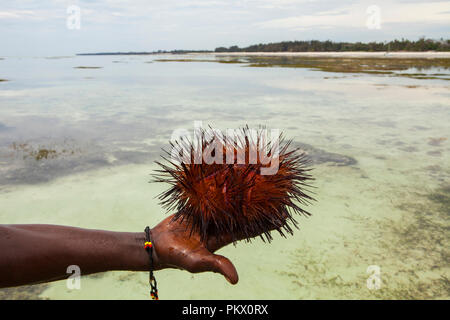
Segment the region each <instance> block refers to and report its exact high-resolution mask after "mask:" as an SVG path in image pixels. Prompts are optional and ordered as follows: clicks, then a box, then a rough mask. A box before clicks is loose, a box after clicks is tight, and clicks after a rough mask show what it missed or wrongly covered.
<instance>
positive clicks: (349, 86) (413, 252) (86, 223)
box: [0, 55, 450, 299]
mask: <svg viewBox="0 0 450 320" xmlns="http://www.w3.org/2000/svg"><path fill="white" fill-rule="evenodd" d="M164 59H166V60H173V61H163V60H164ZM186 59H187V60H186ZM189 59H192V56H173V55H170V56H169V55H161V56H70V57H22V58H19V57H3V59H2V60H0V79H6V80H8V81H1V82H0V223H2V224H14V223H50V224H63V225H72V226H78V227H84V228H94V229H108V230H117V231H141V230H143V229H144V227H145V226H146V225H150V226H153V225H155V224H156V223H158V221H160V220H161V219H163V218H164V217H165V216H166V213H165V211H164V210H163V209H162V208H161V207H160V206H159V204H158V201H157V199H156V198H155V196H156V195H157V194H158V193H159V192H161V191H163V190H165V189H166V188H167V186H165V185H163V184H150V183H148V181H149V180H150V174H151V173H152V172H153V170H154V169H155V168H156V166H155V165H154V161H155V160H156V159H158V158H159V156H160V155H161V147H165V146H167V143H168V141H169V139H170V136H171V134H172V132H173V130H175V129H180V128H184V129H187V130H190V131H192V130H193V129H194V121H202V123H203V126H204V127H206V126H208V125H211V126H212V127H215V128H220V129H226V128H233V129H236V128H239V127H241V126H244V125H247V124H248V125H249V126H250V127H257V126H259V125H265V126H267V127H268V128H276V129H280V130H282V131H283V132H284V133H285V135H286V136H287V137H288V138H292V139H293V140H294V141H295V143H298V144H301V145H305V146H308V148H309V152H310V154H311V157H312V158H313V159H314V170H313V175H314V178H315V182H314V186H315V190H314V192H315V198H316V200H317V201H316V202H315V203H314V204H313V205H312V206H309V207H308V210H309V211H310V212H311V213H312V216H311V217H309V218H305V217H298V219H297V221H298V222H299V224H300V230H296V231H295V233H294V235H293V236H289V237H287V238H282V237H280V236H278V235H275V237H274V240H273V242H272V243H270V244H267V243H263V242H262V241H261V240H259V239H256V240H254V241H253V242H252V243H238V244H237V245H236V246H233V245H230V246H228V247H225V248H223V249H221V250H220V251H219V252H218V253H220V254H222V255H225V256H227V257H228V258H229V259H231V261H233V263H234V264H235V266H236V268H237V270H238V273H239V276H240V281H239V283H238V284H237V285H235V286H232V285H230V284H228V282H226V281H225V280H224V278H223V277H222V276H220V275H218V274H212V273H203V274H190V273H188V272H185V271H178V270H162V271H158V272H157V274H156V276H157V279H158V286H159V291H160V298H161V299H343V298H348V299H400V298H402V299H436V298H446V299H448V298H450V280H449V277H450V263H449V261H450V253H449V248H450V245H449V242H450V241H449V232H448V230H449V227H450V225H449V208H450V140H449V139H450V125H449V123H450V90H449V89H450V87H449V82H448V80H445V79H443V78H442V75H444V77H447V78H448V75H449V74H450V72H449V69H448V68H443V67H442V66H436V67H435V68H433V67H431V68H428V69H425V70H423V69H419V70H420V72H425V73H426V74H429V75H430V77H423V78H422V79H421V78H411V77H404V76H393V75H389V74H369V73H364V72H354V73H348V72H330V71H326V70H325V71H324V70H318V69H311V68H282V67H270V68H267V67H264V68H258V67H249V66H248V64H245V63H217V61H216V60H215V57H214V56H209V55H208V56H199V55H196V56H194V59H198V60H199V61H197V62H196V61H190V60H189ZM217 59H219V58H217ZM220 59H223V58H220ZM243 59H244V58H243ZM175 60H178V61H175ZM183 60H185V61H183ZM205 60H211V62H208V61H205ZM244 60H245V59H244ZM410 63H411V66H410V68H408V69H407V70H406V71H405V70H402V72H403V73H408V72H409V73H417V72H418V71H417V70H418V69H417V68H416V66H415V65H414V62H410ZM434 74H439V77H440V78H439V77H438V78H435V77H433V76H432V75H434ZM430 78H431V79H430ZM441 78H442V79H441ZM371 270H372V271H371ZM373 270H378V271H379V277H378V278H377V279H379V280H380V281H379V282H378V281H375V282H373V281H371V279H374V275H373ZM147 281H148V274H147V273H145V272H141V273H139V272H107V273H102V274H97V275H92V276H86V277H83V278H82V280H81V289H80V290H70V289H68V288H67V286H66V282H65V281H57V282H53V283H50V284H45V285H37V286H31V287H28V286H25V287H19V288H14V289H7V290H5V289H3V290H0V297H1V298H3V299H4V298H8V299H14V298H31V299H38V298H40V299H148V283H147ZM374 283H376V284H378V285H379V286H373V284H374Z"/></svg>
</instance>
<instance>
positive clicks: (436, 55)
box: [189, 51, 450, 59]
mask: <svg viewBox="0 0 450 320" xmlns="http://www.w3.org/2000/svg"><path fill="white" fill-rule="evenodd" d="M189 54H190V55H199V53H189ZM202 55H214V56H222V57H223V56H266V57H270V56H273V57H309V58H394V59H395V58H398V59H405V58H408V59H450V52H436V51H427V52H386V51H380V52H367V51H344V52H211V53H202Z"/></svg>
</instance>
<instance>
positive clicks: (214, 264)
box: [208, 254, 239, 284]
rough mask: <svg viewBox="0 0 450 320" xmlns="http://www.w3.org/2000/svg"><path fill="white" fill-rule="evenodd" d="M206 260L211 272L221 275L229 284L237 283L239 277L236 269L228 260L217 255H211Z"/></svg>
mask: <svg viewBox="0 0 450 320" xmlns="http://www.w3.org/2000/svg"><path fill="white" fill-rule="evenodd" d="M208 260H209V263H210V266H211V270H212V271H214V272H217V273H220V274H222V275H223V276H224V277H225V279H227V281H228V282H229V283H231V284H236V283H237V282H238V280H239V276H238V273H237V271H236V268H235V267H234V265H233V263H232V262H231V261H230V260H229V259H228V258H226V257H224V256H221V255H218V254H211V255H210V256H209V259H208Z"/></svg>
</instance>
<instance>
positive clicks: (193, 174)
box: [154, 127, 313, 242]
mask: <svg viewBox="0 0 450 320" xmlns="http://www.w3.org/2000/svg"><path fill="white" fill-rule="evenodd" d="M229 133H230V131H227V134H229ZM264 134H267V130H266V129H259V130H251V129H249V128H248V127H245V128H243V129H241V130H239V131H238V132H237V134H236V133H234V134H231V135H227V137H224V136H223V135H222V134H221V133H220V132H219V131H217V130H213V129H208V130H203V129H201V130H200V131H199V134H197V137H196V138H194V140H191V141H189V140H188V139H185V138H183V137H181V138H180V139H178V140H176V141H173V142H171V143H170V144H171V147H172V151H171V152H168V151H166V150H164V151H165V152H166V154H167V155H169V156H170V159H169V158H168V157H164V156H163V159H164V160H166V161H167V164H163V163H161V162H158V161H157V162H156V163H157V164H158V165H159V166H160V167H161V168H162V169H160V170H157V172H158V173H156V174H154V178H155V179H154V181H155V182H167V183H169V184H170V185H171V187H170V188H169V189H168V190H167V191H165V192H163V193H161V194H160V195H159V199H160V200H161V202H160V204H161V205H162V206H163V207H164V208H166V209H167V210H168V211H171V210H175V215H174V219H175V220H177V219H182V220H186V221H187V225H188V226H190V227H191V232H198V233H199V234H200V236H201V238H202V240H203V241H205V240H206V239H207V237H208V236H211V235H213V236H215V237H218V238H220V237H222V236H224V235H228V236H229V235H231V238H232V240H233V241H236V240H240V239H247V240H249V239H250V238H252V237H255V236H261V238H262V239H263V240H265V239H264V237H263V235H265V237H266V239H267V241H269V242H270V240H272V236H271V234H270V231H272V230H277V231H278V232H279V233H280V234H281V235H282V236H285V233H284V232H287V233H289V234H292V233H293V230H292V228H291V226H290V225H289V222H290V223H292V225H293V226H294V227H296V228H298V225H297V222H296V221H295V220H294V218H293V216H292V213H300V214H304V215H310V214H309V213H308V212H307V211H306V210H304V209H303V208H301V207H300V206H299V205H306V204H308V203H309V201H310V200H313V199H312V197H311V196H309V195H308V194H307V192H306V191H307V190H306V189H307V188H308V187H309V184H308V182H309V181H310V180H312V177H311V175H310V174H309V171H310V170H311V169H310V168H309V167H308V165H309V162H308V159H307V156H306V155H305V153H304V152H299V150H298V149H293V150H289V151H288V149H289V146H290V143H291V141H287V142H286V141H285V140H284V138H283V136H282V134H279V133H278V131H277V133H276V136H275V138H276V139H275V140H272V141H271V142H268V143H266V136H265V135H264ZM273 137H274V134H273V132H272V138H273Z"/></svg>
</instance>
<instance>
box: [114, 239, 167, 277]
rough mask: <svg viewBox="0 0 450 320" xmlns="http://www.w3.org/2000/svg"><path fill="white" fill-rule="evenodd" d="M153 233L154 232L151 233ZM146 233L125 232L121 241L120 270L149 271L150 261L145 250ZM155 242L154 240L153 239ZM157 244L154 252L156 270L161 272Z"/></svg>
mask: <svg viewBox="0 0 450 320" xmlns="http://www.w3.org/2000/svg"><path fill="white" fill-rule="evenodd" d="M151 232H152V231H151ZM152 235H153V234H152ZM145 241H146V240H145V232H125V233H123V234H122V237H121V239H120V246H119V247H120V259H119V260H120V266H119V269H120V270H130V271H149V270H150V259H149V256H148V253H147V251H146V250H145V246H144V244H145ZM152 242H153V239H152ZM156 246H157V244H155V245H154V247H153V250H152V257H153V267H154V270H160V269H161V268H160V263H159V260H158V254H157V252H156V248H155V247H156Z"/></svg>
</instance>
